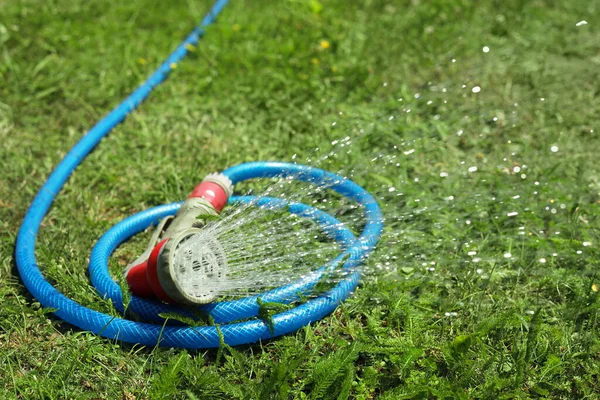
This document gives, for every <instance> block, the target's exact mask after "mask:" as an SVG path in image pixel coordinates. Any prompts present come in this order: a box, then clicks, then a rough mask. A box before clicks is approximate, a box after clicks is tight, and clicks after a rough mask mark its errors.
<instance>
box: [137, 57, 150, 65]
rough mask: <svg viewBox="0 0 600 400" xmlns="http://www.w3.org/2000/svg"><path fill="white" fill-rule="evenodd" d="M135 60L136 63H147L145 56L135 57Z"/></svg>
mask: <svg viewBox="0 0 600 400" xmlns="http://www.w3.org/2000/svg"><path fill="white" fill-rule="evenodd" d="M137 62H138V64H141V65H146V64H147V63H148V61H146V59H145V58H141V57H140V58H138V59H137Z"/></svg>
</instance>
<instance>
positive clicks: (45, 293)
mask: <svg viewBox="0 0 600 400" xmlns="http://www.w3.org/2000/svg"><path fill="white" fill-rule="evenodd" d="M226 4H227V0H218V1H217V2H216V3H215V4H214V5H213V7H212V9H211V10H210V12H209V13H208V14H207V15H206V16H205V17H204V19H203V21H202V23H201V25H200V26H199V27H197V28H196V29H194V30H193V31H192V33H191V34H190V35H189V36H188V37H187V38H186V39H185V40H184V41H183V42H182V43H181V44H180V45H179V46H178V47H177V49H176V50H175V51H174V52H173V53H172V54H171V55H170V56H169V57H168V58H167V59H166V60H165V61H164V62H163V63H162V64H161V65H160V67H159V68H158V69H157V70H156V71H155V72H154V73H153V74H152V75H151V76H150V77H149V78H148V79H147V80H146V81H145V82H144V83H143V84H142V85H141V86H140V87H139V88H138V89H136V90H135V91H134V92H133V93H132V94H131V95H130V96H129V97H127V98H126V99H125V100H124V101H123V102H122V103H121V104H119V105H118V106H117V107H116V108H115V109H114V110H112V111H111V112H110V113H109V114H108V115H107V116H106V117H104V118H103V119H102V120H101V121H100V122H98V124H96V125H95V126H94V127H93V128H92V129H91V130H90V131H89V132H88V133H87V134H86V135H85V136H84V137H83V138H82V139H81V140H80V141H79V142H78V143H77V144H76V145H75V146H74V147H73V148H72V149H71V150H70V151H69V153H68V154H67V155H66V156H65V158H64V159H63V160H62V161H61V162H60V164H59V165H58V166H57V167H56V169H55V170H54V171H53V172H52V174H51V175H50V177H49V178H48V180H47V181H46V182H45V183H44V185H43V186H42V188H41V189H40V190H39V192H38V193H37V195H36V197H35V198H34V200H33V202H32V204H31V206H30V207H29V209H28V211H27V213H26V215H25V218H24V221H23V223H22V225H21V228H20V230H19V234H18V237H17V243H16V262H17V268H18V270H19V274H20V275H21V278H22V280H23V283H24V284H25V286H26V287H27V289H28V290H29V291H30V292H31V294H32V295H33V296H34V297H35V298H36V299H37V300H38V301H39V302H40V303H41V304H42V305H43V306H44V307H48V308H52V309H55V311H54V313H55V314H56V315H57V316H58V317H60V318H61V319H63V320H64V321H66V322H69V323H70V324H73V325H75V326H77V327H79V328H81V329H85V330H89V331H92V332H94V333H97V334H99V335H102V336H105V337H107V338H114V339H118V340H121V341H124V342H129V343H139V344H144V345H149V346H154V345H157V344H158V345H161V346H166V347H183V348H209V347H218V346H219V345H220V343H221V341H224V343H227V344H229V345H239V344H244V343H252V342H256V341H259V340H261V339H268V338H272V337H276V336H279V335H283V334H286V333H289V332H293V331H295V330H297V329H299V328H300V327H302V326H304V325H306V324H309V323H311V322H313V321H316V320H319V319H321V318H323V317H324V316H326V315H327V314H329V313H331V312H332V311H333V310H334V309H335V308H336V307H337V305H338V304H339V303H340V302H341V301H343V300H344V299H345V298H346V297H347V296H349V295H350V293H352V291H353V290H354V288H355V287H356V285H357V284H358V282H359V279H360V268H359V266H360V263H361V261H362V260H364V258H365V257H366V256H367V255H368V254H369V253H370V252H371V251H372V249H373V248H374V247H375V246H376V244H377V242H378V240H379V237H380V234H381V230H382V228H383V216H382V214H381V210H380V208H379V206H378V204H377V202H376V200H375V199H374V198H373V196H371V195H370V194H369V193H368V192H367V191H365V190H364V189H363V188H361V187H360V186H358V185H357V184H356V183H354V182H352V181H350V180H348V179H346V178H343V177H341V176H339V175H336V174H333V173H331V172H327V171H323V170H320V169H317V168H313V167H308V166H302V165H298V164H288V163H278V162H254V163H246V164H240V165H237V166H234V167H232V168H229V169H227V170H225V171H224V172H223V174H224V175H225V176H227V177H228V178H229V179H230V180H231V181H232V183H234V184H235V183H237V182H241V181H245V180H248V179H254V178H269V177H280V176H287V177H291V178H293V179H299V180H303V181H307V182H310V183H313V184H317V185H327V186H328V187H330V188H331V189H333V190H335V191H337V192H338V193H340V194H341V195H343V196H346V197H347V198H349V199H351V200H354V201H356V202H357V203H359V204H360V205H361V206H362V210H363V212H364V215H365V218H366V224H365V227H364V229H363V232H362V233H361V235H360V236H359V237H358V238H355V237H354V235H353V234H352V233H351V231H350V230H349V229H348V228H347V227H346V226H345V225H343V224H342V223H340V222H339V221H338V220H337V219H335V218H334V217H333V216H331V215H330V214H327V213H325V212H323V211H321V210H318V209H315V208H313V207H310V206H308V205H305V204H301V203H288V202H287V201H284V200H282V199H276V198H267V197H265V198H261V199H258V201H257V202H258V203H259V205H260V204H262V205H269V206H274V207H287V208H288V209H289V211H290V212H291V213H294V214H297V215H299V216H301V217H306V218H310V219H312V220H313V221H315V222H317V223H318V224H319V225H321V226H322V227H323V229H324V230H325V231H326V233H328V234H329V235H330V236H331V237H332V238H334V239H335V240H337V241H338V242H339V243H340V244H341V245H342V248H343V249H344V251H343V253H342V254H340V255H339V256H338V257H336V258H335V259H334V260H331V261H330V262H329V263H328V264H326V265H325V266H323V267H322V269H321V271H323V270H324V269H326V268H327V265H335V264H339V263H343V266H344V268H348V271H349V273H348V274H347V275H346V276H344V278H343V279H342V280H340V281H339V282H338V283H337V284H336V285H335V286H334V287H333V288H332V289H330V290H329V291H327V292H325V293H323V294H321V295H319V296H318V297H316V298H314V299H310V300H308V301H306V302H304V303H302V304H300V305H298V306H297V307H294V308H291V309H289V310H287V311H284V312H281V313H279V314H276V315H275V316H273V318H272V320H271V321H270V323H267V322H266V321H263V320H261V319H250V320H247V321H245V322H233V321H236V320H240V319H244V318H246V319H247V318H251V317H255V316H257V314H258V312H259V303H260V302H261V301H265V302H278V301H289V300H288V299H289V298H290V296H292V295H293V294H294V293H297V292H300V293H301V292H302V291H304V290H307V289H309V288H310V287H311V286H314V285H315V284H316V283H317V281H318V278H319V274H314V275H311V276H310V277H309V278H304V279H301V280H299V281H297V282H295V283H292V284H290V285H285V286H282V287H280V288H277V289H274V290H271V291H268V292H265V293H263V294H261V295H258V296H253V297H247V298H243V299H239V300H235V301H225V302H217V303H211V304H208V305H205V306H202V307H201V310H202V311H203V312H204V313H207V314H209V315H210V316H212V318H213V319H214V321H215V323H217V325H215V326H202V327H191V326H167V325H165V323H164V322H163V323H161V321H163V320H162V318H161V317H160V315H159V314H162V313H164V312H185V310H181V309H180V308H177V307H175V306H171V305H167V304H163V303H160V302H157V301H151V300H147V299H142V298H139V297H137V296H131V299H130V301H129V302H128V304H127V310H128V311H129V310H130V311H133V312H134V313H135V314H137V315H138V316H141V317H143V318H144V319H145V320H147V321H154V322H158V323H157V324H152V323H145V322H135V321H130V320H126V319H122V318H118V317H113V316H111V315H108V314H103V313H101V312H98V311H95V310H92V309H89V308H87V307H85V306H83V305H81V304H79V303H77V302H75V301H73V300H71V299H69V298H68V297H66V296H64V295H63V294H61V293H60V292H59V291H58V290H57V289H56V288H54V287H53V286H52V285H51V284H50V283H49V282H48V281H47V280H46V279H45V278H44V276H43V275H42V273H41V271H40V269H39V267H38V265H37V262H36V257H35V245H36V238H37V233H38V231H39V228H40V225H41V223H42V220H43V219H44V217H45V216H46V214H47V212H48V210H49V208H50V206H51V205H52V203H53V201H54V199H55V198H56V196H57V195H58V193H59V192H60V190H61V189H62V187H63V186H64V184H65V182H66V181H67V179H68V178H69V176H70V175H71V174H72V173H73V171H74V170H75V168H77V166H79V164H81V162H82V161H83V160H84V159H85V157H86V156H87V155H88V154H89V153H90V152H91V151H92V150H93V149H94V147H95V146H96V145H97V144H98V143H99V142H100V141H101V140H102V138H103V137H104V136H106V135H107V134H108V133H109V132H110V131H111V130H112V129H113V128H114V127H115V126H116V125H118V124H119V123H120V122H122V121H123V120H124V119H125V117H126V116H127V115H128V114H129V113H131V112H132V111H133V110H134V109H135V108H136V107H137V106H138V105H139V104H141V102H142V101H143V100H144V99H146V98H147V97H148V95H149V94H150V93H151V91H152V90H153V89H154V88H155V87H156V86H157V85H159V84H160V83H162V82H163V81H164V80H165V79H166V77H167V76H168V74H169V72H170V71H171V69H172V68H173V66H174V65H175V64H176V63H177V62H179V61H180V60H181V59H183V58H184V57H185V55H186V54H187V49H188V48H189V46H191V45H195V44H197V43H198V41H199V40H200V38H201V37H202V36H203V34H204V30H203V28H204V27H206V26H207V25H209V24H211V23H213V22H214V20H215V18H216V16H217V15H218V14H219V13H220V12H221V10H222V9H223V8H224V7H225V5H226ZM251 201H253V197H248V196H244V197H232V198H231V199H230V202H251ZM180 205H181V203H173V204H167V205H162V206H158V207H154V208H151V209H148V210H145V211H142V212H140V213H138V214H136V215H133V216H131V217H129V218H127V219H125V220H123V221H122V222H120V223H118V224H117V225H115V226H114V227H112V228H111V229H110V230H108V231H107V232H106V233H105V234H104V235H103V236H102V238H101V239H100V240H99V241H98V243H97V244H96V245H95V246H94V249H93V251H92V255H91V257H90V265H89V271H90V275H91V280H92V283H93V285H94V286H95V287H96V288H97V290H98V291H99V293H100V294H101V295H102V296H105V297H107V298H110V299H111V300H112V302H113V304H114V305H115V307H116V308H117V309H118V310H120V311H122V312H124V311H125V308H126V306H125V305H124V302H123V293H122V291H121V288H120V286H119V285H118V284H117V283H116V282H115V281H114V280H113V279H112V278H111V277H110V275H109V273H108V259H109V257H110V255H111V254H112V252H113V251H114V250H115V249H116V248H117V247H118V246H119V245H120V244H121V243H123V242H124V241H126V240H127V239H129V238H130V237H131V236H133V235H135V234H136V233H138V232H141V231H143V230H144V229H146V228H148V227H150V226H151V225H152V224H156V223H157V222H158V221H159V220H160V219H161V218H163V217H165V216H167V215H172V214H174V213H175V212H176V211H177V209H178V208H179V207H180Z"/></svg>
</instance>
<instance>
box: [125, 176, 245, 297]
mask: <svg viewBox="0 0 600 400" xmlns="http://www.w3.org/2000/svg"><path fill="white" fill-rule="evenodd" d="M232 192H233V186H232V184H231V181H229V179H228V178H227V177H226V176H224V175H222V174H210V175H208V176H207V177H205V178H204V179H203V180H202V182H201V183H200V184H199V185H198V186H197V187H196V188H195V189H194V191H193V192H192V194H191V195H190V197H188V199H187V200H186V201H185V202H184V203H183V204H182V206H181V207H180V208H179V210H178V211H177V213H176V214H175V216H174V217H167V218H165V219H163V220H162V221H161V222H160V224H159V225H158V227H157V230H156V231H155V233H154V235H153V236H152V239H151V240H150V244H149V246H148V249H147V250H146V252H144V254H143V255H142V256H140V257H139V258H138V259H137V260H136V261H134V262H133V263H131V264H130V266H129V267H128V268H127V269H126V270H125V276H126V278H127V283H128V284H129V287H130V289H131V292H132V293H133V294H135V295H138V296H141V297H156V298H159V299H161V300H163V301H167V302H170V303H182V304H192V305H194V304H196V305H197V304H207V303H210V302H212V301H214V300H215V298H216V297H217V295H218V291H219V288H220V287H222V284H223V282H224V280H226V278H227V273H226V272H227V258H226V256H225V252H224V250H223V247H222V246H221V244H220V243H219V242H218V241H217V240H216V239H215V238H213V237H210V236H209V235H207V233H206V232H204V231H202V230H201V228H202V227H204V226H205V225H206V220H207V217H210V216H216V215H218V213H219V212H220V211H221V210H222V209H223V207H225V205H226V204H227V200H228V199H229V196H231V194H232Z"/></svg>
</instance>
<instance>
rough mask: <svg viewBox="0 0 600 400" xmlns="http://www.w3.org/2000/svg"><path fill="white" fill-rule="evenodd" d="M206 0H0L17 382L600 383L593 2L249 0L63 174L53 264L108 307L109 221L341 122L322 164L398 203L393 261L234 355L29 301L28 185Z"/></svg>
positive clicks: (599, 55)
mask: <svg viewBox="0 0 600 400" xmlns="http://www.w3.org/2000/svg"><path fill="white" fill-rule="evenodd" d="M208 3H209V2H208V1H202V2H200V1H191V0H189V1H173V2H160V1H152V0H134V1H130V2H113V1H106V0H101V1H94V2H88V1H82V0H71V1H63V2H59V1H39V0H14V1H11V2H4V3H0V15H1V16H2V17H1V18H0V139H1V140H2V146H1V147H0V163H1V164H0V165H1V166H2V169H3V173H2V175H1V177H0V206H1V207H0V229H1V231H0V282H1V284H0V301H1V304H2V306H1V307H0V371H1V372H0V397H1V398H27V399H30V398H44V399H45V398H123V399H133V398H140V399H144V398H152V399H160V398H182V399H185V398H189V399H195V398H198V399H203V398H211V399H212V398H223V399H232V398H240V399H269V398H272V399H276V398H283V399H285V398H298V399H304V398H306V399H317V398H325V399H336V398H339V399H345V398H351V399H373V398H380V399H400V398H444V399H445V398H447V399H453V398H489V399H496V398H529V397H531V398H590V399H592V398H599V397H600V384H599V383H597V382H598V381H599V380H600V339H599V337H598V336H599V333H600V332H599V331H600V325H599V324H600V323H599V321H598V317H599V311H600V310H599V307H600V303H599V301H598V292H596V291H594V290H593V289H592V288H593V285H594V284H600V277H599V276H598V273H597V268H598V265H599V261H600V251H599V250H598V249H599V246H600V230H599V228H598V226H599V225H598V224H599V222H600V210H599V207H600V204H599V202H600V167H599V166H598V162H597V157H598V151H599V150H600V144H599V139H600V137H599V133H598V132H599V127H598V116H599V115H600V97H599V94H600V73H599V71H600V42H599V41H598V37H599V35H600V30H599V27H598V23H597V21H599V20H600V8H599V5H598V3H597V2H593V1H585V0H575V1H569V2H566V1H564V2H561V1H550V0H545V1H544V0H538V1H518V0H509V1H482V2H471V1H449V0H434V1H389V2H385V1H382V0H370V1H361V2H358V1H356V2H355V1H342V0H332V1H328V2H325V1H322V4H321V3H319V2H318V1H315V0H287V1H282V2H270V1H251V2H250V1H248V2H243V1H234V2H233V4H231V5H230V6H228V7H227V8H226V10H225V12H224V13H223V15H222V17H220V19H219V21H218V23H217V24H216V25H215V26H213V27H211V28H210V29H209V30H208V34H207V35H206V37H205V39H204V40H203V41H202V42H201V44H200V46H199V47H198V48H197V49H196V51H195V52H194V53H193V54H192V55H191V56H190V57H189V58H187V59H186V60H185V61H184V62H183V63H181V64H180V65H178V66H177V69H176V70H175V71H174V73H173V74H172V76H171V77H170V79H169V80H168V81H167V82H166V83H165V84H164V85H162V86H161V87H159V88H158V89H157V90H156V91H155V92H154V93H153V94H152V96H151V97H150V99H149V100H148V101H147V102H146V103H145V104H144V105H143V106H142V107H141V108H140V109H139V110H138V111H136V112H135V113H134V114H133V115H132V116H131V117H129V118H128V119H127V121H126V122H125V123H123V124H122V125H120V126H119V127H117V128H116V129H115V130H114V132H113V133H112V134H111V135H110V136H109V137H107V138H106V139H105V140H103V142H102V143H101V144H100V145H99V147H98V148H97V149H96V150H95V151H94V152H93V153H92V154H91V155H90V157H89V158H88V159H87V160H86V161H85V162H84V163H83V165H82V166H81V167H80V168H79V169H78V170H77V171H76V173H75V174H74V175H73V177H72V179H71V180H70V181H69V182H68V183H67V185H66V187H65V189H64V190H63V192H62V193H61V194H60V196H59V197H58V199H57V201H56V202H55V203H54V206H53V207H52V209H51V210H50V213H49V215H48V217H47V218H46V219H45V221H44V224H43V226H42V229H41V232H40V236H39V239H38V259H39V263H40V265H41V268H42V270H43V271H44V274H45V276H47V278H48V279H49V280H50V281H51V282H53V283H55V284H56V286H57V288H58V289H59V290H61V291H62V292H63V293H65V294H67V295H69V296H70V297H72V298H74V299H76V300H77V301H79V302H81V303H83V304H85V305H87V306H89V307H92V308H94V309H98V310H101V311H104V312H108V313H114V314H115V315H116V313H115V311H114V310H113V309H112V306H111V305H110V304H109V303H108V302H106V301H104V300H102V299H100V298H99V296H98V295H97V294H96V292H95V291H94V289H93V288H92V287H91V286H90V285H89V283H88V277H87V276H86V265H87V258H88V256H89V252H90V249H91V247H92V245H93V243H94V242H95V240H96V239H97V238H98V237H99V236H100V235H101V234H102V233H103V232H104V231H105V230H106V229H107V228H109V227H110V226H112V225H113V224H114V223H115V222H117V221H119V220H121V219H122V218H124V217H125V216H127V215H129V214H130V213H132V212H135V211H137V210H141V209H144V208H146V207H149V206H153V205H157V204H162V203H165V202H171V201H174V200H178V199H181V198H184V197H185V196H186V194H187V193H188V192H189V191H190V189H191V188H193V187H194V184H195V183H197V181H198V179H200V178H201V177H202V176H203V175H204V174H205V173H208V172H211V171H214V170H219V169H223V168H225V167H227V166H230V165H233V164H236V163H239V162H243V161H250V160H267V159H272V160H284V161H290V160H291V159H292V156H293V155H294V154H297V155H298V156H297V160H305V159H306V158H307V157H318V156H319V154H323V153H322V152H323V151H327V150H328V149H329V148H330V147H331V145H330V143H331V142H332V141H333V140H336V139H339V138H343V137H345V136H347V135H348V136H351V137H352V138H353V139H352V140H353V141H354V142H355V143H354V144H353V145H352V146H351V149H352V152H351V153H350V154H345V153H344V152H341V151H340V152H338V156H337V157H334V158H333V159H332V160H330V161H329V162H327V163H324V164H325V166H326V167H327V168H329V169H332V170H334V171H337V170H346V171H348V170H349V169H350V168H354V169H355V172H354V174H353V175H354V178H355V179H356V181H357V182H358V183H359V184H361V185H364V186H365V187H366V188H367V189H369V190H371V191H373V192H374V193H376V194H377V196H378V198H380V199H381V204H382V206H383V208H384V212H385V214H386V216H387V221H386V224H387V225H386V235H385V238H384V240H383V242H382V243H381V244H380V247H379V250H378V251H377V252H376V253H375V254H374V256H373V257H371V258H370V259H369V261H368V265H367V267H368V268H369V269H370V270H378V269H379V268H378V266H381V267H382V268H383V271H382V272H380V273H377V274H371V275H370V276H369V277H368V278H367V279H365V282H364V284H363V285H362V286H361V287H360V288H359V290H357V291H356V293H355V294H354V296H353V297H352V298H351V299H350V300H348V301H347V302H345V303H344V304H343V305H342V306H341V307H339V308H338V309H337V310H336V311H335V312H334V313H333V314H332V315H331V316H329V317H327V318H325V319H324V320H322V321H320V322H317V323H315V324H313V325H311V326H308V327H305V328H303V329H302V330H300V331H298V332H297V333H296V334H292V335H287V336H285V337H282V338H279V339H276V340H272V341H269V342H265V343H260V344H255V345H252V346H245V347H239V348H230V347H224V348H221V349H219V350H218V351H217V350H211V351H197V352H186V351H182V350H177V349H170V350H169V349H158V348H156V349H152V348H145V347H140V346H130V345H126V344H122V343H119V342H114V341H110V340H106V339H103V338H100V337H98V336H95V335H93V334H90V333H88V332H83V331H80V330H78V329H76V328H74V327H72V326H69V325H68V324H65V323H63V322H61V321H60V320H57V319H56V318H54V317H53V316H52V315H51V314H50V313H49V311H48V310H45V309H43V308H41V307H40V304H39V303H38V302H36V301H35V299H32V298H31V297H30V295H29V294H28V293H27V291H26V289H25V288H24V287H23V285H22V284H21V283H20V280H19V277H18V274H17V272H16V268H15V265H14V260H13V251H14V244H15V235H16V232H17V230H18V227H19V225H20V223H21V220H22V218H23V215H24V213H25V211H26V208H27V207H28V205H29V203H30V202H31V200H32V198H33V196H34V194H35V193H36V191H37V190H38V189H39V187H40V186H41V184H42V183H43V182H44V180H45V179H46V177H47V176H48V174H49V173H50V172H51V171H52V169H53V167H54V166H55V165H56V164H57V163H58V162H59V161H60V160H61V158H62V157H63V156H64V155H65V153H66V152H67V151H68V149H69V148H70V147H71V146H72V145H73V144H74V143H76V141H77V140H78V139H79V138H80V137H81V135H82V134H83V133H84V132H85V131H86V130H87V129H89V128H90V127H91V126H92V125H93V124H94V123H95V122H96V121H98V120H99V119H100V118H101V117H102V116H103V115H104V114H106V113H107V111H109V110H110V109H111V108H112V107H113V106H115V105H116V104H118V103H119V102H120V101H121V99H123V98H124V97H125V95H126V94H128V93H129V92H130V91H131V90H132V89H134V88H135V87H136V86H137V85H138V84H139V83H140V82H142V80H143V79H144V78H145V77H146V76H147V75H148V73H149V72H150V71H152V70H153V69H154V68H155V67H156V66H157V65H158V63H159V62H160V61H161V60H162V59H163V58H164V57H165V56H166V54H168V53H169V52H170V51H171V50H172V49H173V48H174V46H175V45H176V44H177V43H178V42H179V41H180V40H181V39H182V38H183V37H185V35H186V34H187V32H188V31H189V30H190V29H191V28H192V27H193V26H194V24H195V23H197V21H199V20H200V19H201V18H202V15H203V14H204V12H205V11H206V9H207V7H208ZM581 20H587V21H588V22H589V24H587V25H583V26H576V24H577V23H578V22H579V21H581ZM323 40H326V41H327V42H328V43H329V47H328V48H326V49H325V48H323V46H322V45H321V42H322V41H323ZM484 46H488V47H489V49H490V51H489V52H488V53H484V52H483V51H482V48H483V47H484ZM325 47H327V46H325ZM453 59H454V60H456V61H455V62H453V61H452V60H453ZM463 85H465V87H464V88H463ZM474 86H480V87H481V91H480V92H479V93H473V91H472V88H473V87H474ZM416 94H418V95H416ZM400 98H402V101H399V99H400ZM391 116H393V117H394V118H393V119H390V117H391ZM334 122H335V125H334V124H333V123H334ZM459 132H460V135H459V134H458V133H459ZM394 146H396V148H394ZM552 146H557V147H558V149H559V150H558V152H552V151H551V147H552ZM317 147H319V148H320V149H321V150H320V152H316V154H315V148H317ZM338 149H339V147H338ZM411 150H414V151H411ZM379 155H382V157H381V158H379V159H378V160H375V161H372V160H373V159H374V158H375V157H376V156H379ZM394 156H395V158H392V157H394ZM396 162H398V163H399V164H400V165H399V166H398V167H396V166H395V163H396ZM463 162H464V163H463ZM473 166H476V167H477V168H478V170H477V171H476V172H468V168H470V167H473ZM515 167H519V168H520V169H521V170H520V171H518V172H516V170H515ZM444 172H446V173H447V174H448V176H447V177H445V178H444V177H441V176H440V174H441V173H444ZM521 174H524V175H525V178H522V177H521ZM416 178H417V179H416ZM534 182H539V184H538V185H536V184H535V183H534ZM390 186H394V187H395V188H396V192H389V191H388V187H390ZM534 192H535V193H534ZM400 193H402V195H398V194H400ZM397 195H398V196H397ZM449 196H454V199H453V200H449V199H448V198H449ZM516 196H519V197H518V198H517V197H516ZM416 200H419V201H418V202H417V201H416ZM553 210H554V211H553ZM511 212H518V215H517V216H514V217H509V216H508V215H507V214H508V213H511ZM467 221H469V222H470V223H468V224H467ZM521 228H522V229H521ZM520 232H522V233H524V234H520ZM557 232H558V233H557ZM584 242H585V243H586V244H587V242H590V243H591V245H588V246H584ZM140 243H141V241H140ZM470 251H476V252H477V254H476V255H469V254H468V253H469V252H470ZM578 252H581V253H578ZM506 253H510V254H511V256H510V257H505V256H504V255H505V254H506ZM554 254H556V255H554ZM132 256H133V253H132V251H131V250H128V248H125V249H123V250H120V251H119V252H118V254H117V255H116V257H115V259H114V265H113V267H114V268H115V269H118V268H119V267H122V266H123V265H124V264H126V263H127V261H128V260H129V259H130V258H131V257H132ZM475 257H477V258H479V259H480V260H479V262H477V263H475V262H473V259H474V258H475ZM541 258H544V259H545V260H546V262H545V263H542V262H540V259H541ZM432 262H433V263H435V266H434V267H433V265H434V264H432ZM386 263H389V264H388V265H386ZM386 266H387V267H389V270H385V267H386ZM430 268H435V270H431V269H430ZM453 313H456V315H454V314H453Z"/></svg>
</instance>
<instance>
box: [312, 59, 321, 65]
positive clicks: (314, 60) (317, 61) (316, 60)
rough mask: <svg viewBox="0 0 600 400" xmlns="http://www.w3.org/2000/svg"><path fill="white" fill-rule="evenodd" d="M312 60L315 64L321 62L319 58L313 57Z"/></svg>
mask: <svg viewBox="0 0 600 400" xmlns="http://www.w3.org/2000/svg"><path fill="white" fill-rule="evenodd" d="M311 62H312V63H313V64H314V65H319V63H320V62H319V59H318V58H313V59H312V60H311Z"/></svg>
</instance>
